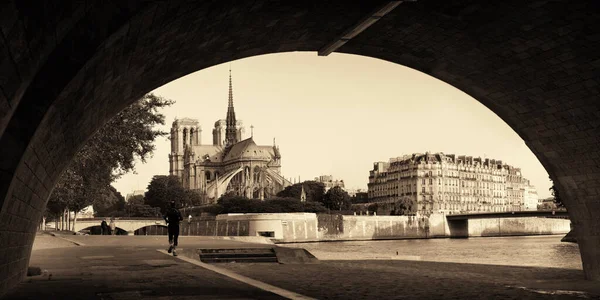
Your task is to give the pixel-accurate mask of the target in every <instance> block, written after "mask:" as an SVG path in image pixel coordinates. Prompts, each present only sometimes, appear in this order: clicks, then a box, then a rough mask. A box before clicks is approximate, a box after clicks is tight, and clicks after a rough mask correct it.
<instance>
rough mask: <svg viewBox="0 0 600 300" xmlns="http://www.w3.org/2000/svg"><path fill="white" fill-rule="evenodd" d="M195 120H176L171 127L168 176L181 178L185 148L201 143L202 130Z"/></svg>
mask: <svg viewBox="0 0 600 300" xmlns="http://www.w3.org/2000/svg"><path fill="white" fill-rule="evenodd" d="M198 124H199V123H198V120H196V119H188V118H184V119H176V120H175V121H174V122H173V125H172V126H171V136H170V140H171V153H170V154H169V175H176V176H178V177H180V178H181V176H183V169H184V152H185V149H186V147H192V146H198V145H200V143H201V139H200V137H201V135H202V128H201V127H200V125H198Z"/></svg>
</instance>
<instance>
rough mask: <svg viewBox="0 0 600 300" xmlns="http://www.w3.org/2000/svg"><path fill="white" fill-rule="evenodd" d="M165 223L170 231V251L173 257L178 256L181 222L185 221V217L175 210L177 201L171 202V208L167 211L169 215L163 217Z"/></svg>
mask: <svg viewBox="0 0 600 300" xmlns="http://www.w3.org/2000/svg"><path fill="white" fill-rule="evenodd" d="M163 218H164V219H165V222H167V228H168V231H169V250H168V252H169V253H171V252H173V256H177V252H176V249H177V239H178V238H179V222H181V221H183V217H182V216H181V213H180V212H179V210H178V209H177V208H175V201H171V205H170V207H169V208H168V209H167V213H166V214H165V215H164V216H163Z"/></svg>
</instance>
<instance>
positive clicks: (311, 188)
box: [277, 181, 325, 202]
mask: <svg viewBox="0 0 600 300" xmlns="http://www.w3.org/2000/svg"><path fill="white" fill-rule="evenodd" d="M302 186H304V192H305V193H306V201H307V202H310V201H316V202H322V201H323V196H324V195H325V184H323V183H322V182H317V181H304V182H302V183H296V184H293V185H290V186H287V187H286V188H285V189H283V190H282V191H281V192H279V193H277V197H280V198H294V199H300V194H302Z"/></svg>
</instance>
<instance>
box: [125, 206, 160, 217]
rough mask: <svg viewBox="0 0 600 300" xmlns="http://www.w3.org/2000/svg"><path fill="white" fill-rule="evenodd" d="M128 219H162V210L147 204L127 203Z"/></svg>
mask: <svg viewBox="0 0 600 300" xmlns="http://www.w3.org/2000/svg"><path fill="white" fill-rule="evenodd" d="M125 211H126V215H127V217H160V216H161V212H160V208H158V207H152V206H150V205H146V204H139V203H127V207H126V208H125Z"/></svg>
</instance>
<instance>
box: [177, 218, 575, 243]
mask: <svg viewBox="0 0 600 300" xmlns="http://www.w3.org/2000/svg"><path fill="white" fill-rule="evenodd" d="M180 230H181V232H180V235H182V236H186V235H201V236H264V237H268V238H272V239H274V240H275V241H278V242H309V241H337V240H370V239H409V238H434V237H477V236H511V235H543V234H566V233H568V232H569V230H570V221H569V220H565V219H551V218H535V217H531V218H494V219H471V220H461V221H450V222H449V221H448V220H447V219H446V216H445V215H443V214H433V215H431V216H429V217H414V216H343V215H326V214H322V215H321V214H320V215H316V214H313V213H277V214H276V213H274V214H228V215H219V216H217V217H216V218H214V219H202V220H197V221H194V220H192V222H190V223H188V222H187V221H184V222H183V223H182V224H181V229H180Z"/></svg>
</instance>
